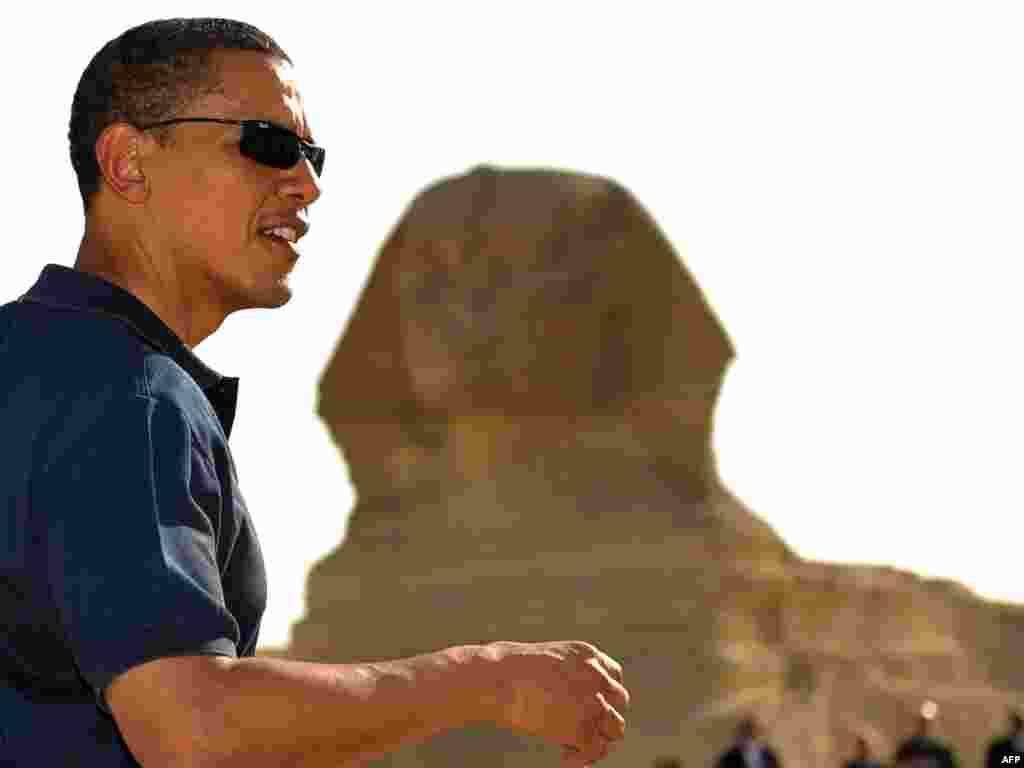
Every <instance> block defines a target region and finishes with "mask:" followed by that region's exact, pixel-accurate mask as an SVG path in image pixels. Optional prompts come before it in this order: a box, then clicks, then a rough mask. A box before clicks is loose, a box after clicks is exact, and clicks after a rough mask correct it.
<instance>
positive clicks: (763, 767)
mask: <svg viewBox="0 0 1024 768" xmlns="http://www.w3.org/2000/svg"><path fill="white" fill-rule="evenodd" d="M758 731H759V729H758V724H757V720H755V719H754V717H753V716H750V715H748V716H747V717H744V718H743V719H742V720H740V722H739V723H738V724H737V726H736V740H735V741H734V742H733V744H732V746H731V747H729V749H727V750H726V751H725V752H723V753H722V754H721V756H719V758H718V760H717V762H716V763H715V768H781V763H780V762H779V758H778V755H776V753H775V750H774V749H772V748H771V747H770V746H768V745H767V744H765V743H763V742H762V741H761V740H760V739H759V738H758V735H759V733H758Z"/></svg>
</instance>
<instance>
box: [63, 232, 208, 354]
mask: <svg viewBox="0 0 1024 768" xmlns="http://www.w3.org/2000/svg"><path fill="white" fill-rule="evenodd" d="M121 250H123V249H119V248H118V247H117V245H115V244H114V243H112V242H110V241H109V240H107V239H106V238H104V237H103V236H102V234H101V233H97V232H90V231H88V230H87V231H86V234H85V236H84V237H83V238H82V242H81V244H80V245H79V248H78V256H77V258H76V259H75V269H77V270H79V271H81V272H87V273H89V274H91V275H95V276H96V277H100V278H103V279H104V280H106V281H107V282H110V283H113V284H114V285H116V286H118V287H119V288H122V289H123V290H125V291H128V292H129V293H131V294H132V295H133V296H135V298H137V299H138V300H139V301H141V302H142V303H143V304H145V305H146V306H147V307H149V309H150V310H152V311H153V313H154V314H156V316H157V317H159V318H160V319H161V320H162V321H163V322H164V324H166V325H167V327H168V328H170V329H171V330H172V331H174V333H175V335H176V336H177V337H178V338H179V339H181V340H182V342H183V343H184V344H185V345H186V346H187V347H188V348H189V349H193V348H195V347H196V346H197V345H198V344H199V343H200V342H201V341H202V340H203V339H205V338H206V337H207V336H209V335H210V334H212V333H213V332H214V331H216V330H217V328H219V327H220V325H221V323H223V321H224V314H222V313H218V312H216V311H214V310H212V309H211V308H208V307H202V308H200V305H198V304H197V303H196V302H195V298H196V297H195V296H189V293H188V291H185V290H184V289H183V287H182V286H181V283H180V281H179V280H177V279H175V278H176V277H177V276H175V275H161V274H159V273H158V271H157V270H156V269H152V268H151V269H147V268H146V267H145V265H146V264H147V263H148V264H152V260H151V259H139V258H132V259H129V258H126V257H125V256H123V255H121V254H120V251H121ZM200 309H205V310H206V311H200Z"/></svg>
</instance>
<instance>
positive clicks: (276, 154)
mask: <svg viewBox="0 0 1024 768" xmlns="http://www.w3.org/2000/svg"><path fill="white" fill-rule="evenodd" d="M240 149H241V151H242V154H243V155H245V156H246V157H249V158H251V159H253V160H255V161H256V162H258V163H263V164H264V165H269V166H270V167H271V168H281V169H282V170H286V169H288V168H294V167H295V164H296V163H297V162H299V160H301V159H302V156H303V155H305V156H306V157H308V158H309V161H310V163H312V165H313V169H314V170H315V171H316V175H317V176H319V175H320V172H321V171H322V170H323V167H324V156H325V154H326V153H325V151H324V150H323V148H321V147H309V146H305V145H302V144H300V142H299V139H298V137H296V136H295V135H293V134H291V133H288V132H287V131H282V130H280V129H279V128H276V127H274V126H264V125H259V126H246V127H245V129H244V130H243V131H242V141H241V144H240Z"/></svg>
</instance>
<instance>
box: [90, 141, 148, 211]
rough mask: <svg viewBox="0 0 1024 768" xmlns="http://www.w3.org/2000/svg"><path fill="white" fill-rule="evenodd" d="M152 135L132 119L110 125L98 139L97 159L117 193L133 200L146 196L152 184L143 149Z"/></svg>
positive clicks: (107, 180) (111, 186)
mask: <svg viewBox="0 0 1024 768" xmlns="http://www.w3.org/2000/svg"><path fill="white" fill-rule="evenodd" d="M148 141H149V138H148V137H147V136H146V135H145V134H143V133H142V132H140V131H139V130H138V129H137V128H135V127H134V126H131V125H129V124H128V123H113V124H111V125H108V126H107V127H106V128H105V129H104V130H103V133H101V134H100V137H99V138H98V139H97V140H96V163H97V164H98V165H99V167H100V173H101V174H102V176H103V178H104V180H105V181H106V182H107V186H109V187H110V188H111V189H112V190H113V191H114V192H115V194H117V195H118V196H119V197H121V198H123V199H124V200H126V201H128V202H129V203H136V204H137V203H142V202H144V201H145V200H146V197H147V195H148V192H149V185H148V183H147V180H146V176H145V174H144V173H143V172H142V163H141V158H142V153H143V150H144V148H145V145H146V143H147V142H148Z"/></svg>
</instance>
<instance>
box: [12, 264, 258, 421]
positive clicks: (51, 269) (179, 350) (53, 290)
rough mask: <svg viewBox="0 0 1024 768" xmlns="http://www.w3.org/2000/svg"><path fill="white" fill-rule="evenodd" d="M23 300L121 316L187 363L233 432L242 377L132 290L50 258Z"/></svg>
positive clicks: (188, 370) (150, 341)
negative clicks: (211, 361)
mask: <svg viewBox="0 0 1024 768" xmlns="http://www.w3.org/2000/svg"><path fill="white" fill-rule="evenodd" d="M20 300H21V301H32V302H36V303H38V304H45V305H47V306H51V307H60V308H63V309H78V310H85V311H90V312H98V313H100V314H103V315H106V316H108V317H113V318H115V319H117V320H120V321H121V322H122V323H124V324H125V325H126V326H128V328H129V329H130V330H131V331H132V332H133V333H134V334H135V335H136V336H138V337H139V338H141V339H142V340H143V341H145V342H146V343H147V344H149V345H150V346H151V347H153V348H154V349H156V350H157V351H159V352H162V353H164V354H165V355H167V356H168V357H170V358H171V359H172V360H174V362H175V363H177V364H178V365H179V366H181V367H182V368H183V369H184V370H185V372H186V373H188V375H189V376H191V377H192V379H193V380H194V381H195V383H196V384H197V385H199V388H200V389H202V390H203V393H204V394H205V395H206V397H207V399H208V400H209V401H210V405H212V406H213V409H214V410H215V411H216V412H217V416H218V418H219V419H220V422H221V426H222V427H223V429H224V434H225V435H226V436H229V435H230V434H231V426H232V424H233V423H234V420H235V407H236V404H237V402H238V379H237V378H236V377H228V376H222V375H221V374H219V373H217V372H216V371H214V370H213V369H212V368H210V367H209V366H207V365H206V364H205V363H203V361H202V360H200V359H199V358H198V357H196V356H195V354H193V352H192V350H191V349H189V348H188V347H187V346H186V345H185V343H184V342H183V341H182V340H181V339H180V338H178V335H177V334H176V333H175V332H174V331H172V330H171V329H170V327H168V325H167V324H166V323H165V322H164V321H163V320H161V319H160V318H159V317H158V316H157V314H156V313H155V312H154V311H153V310H151V309H150V308H149V307H148V306H146V305H145V304H144V303H143V302H142V301H140V300H139V299H138V298H137V297H136V296H135V295H134V294H132V293H130V292H129V291H126V290H125V289H124V288H121V287H120V286H118V285H114V284H113V283H111V282H109V281H108V280H104V279H103V278H101V277H98V276H97V275H93V274H90V273H88V272H83V271H81V270H77V269H70V268H69V267H64V266H61V265H59V264H47V265H46V266H45V267H44V268H43V271H42V273H41V274H40V275H39V279H38V280H37V281H36V283H35V285H33V286H32V287H31V288H30V289H29V290H28V292H27V293H26V294H25V295H24V296H22V297H21V299H20Z"/></svg>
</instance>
